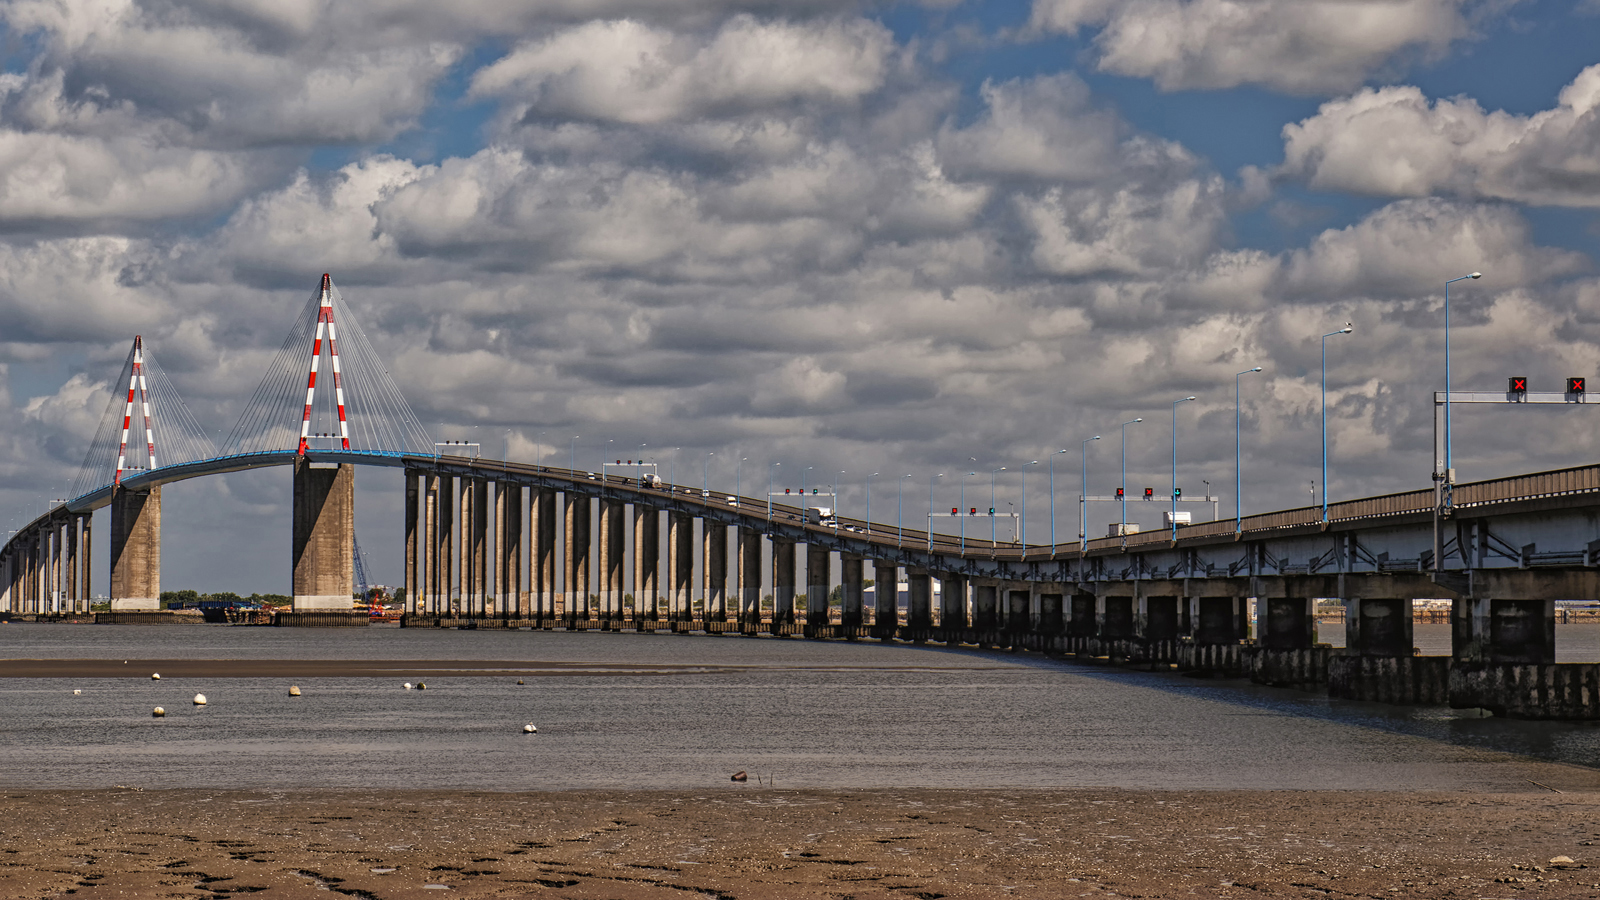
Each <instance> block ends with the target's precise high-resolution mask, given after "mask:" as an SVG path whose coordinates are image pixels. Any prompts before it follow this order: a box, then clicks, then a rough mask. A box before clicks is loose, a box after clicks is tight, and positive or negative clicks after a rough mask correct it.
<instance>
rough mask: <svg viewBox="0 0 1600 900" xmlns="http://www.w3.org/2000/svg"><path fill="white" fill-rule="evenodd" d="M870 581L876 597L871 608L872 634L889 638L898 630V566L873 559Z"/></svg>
mask: <svg viewBox="0 0 1600 900" xmlns="http://www.w3.org/2000/svg"><path fill="white" fill-rule="evenodd" d="M872 581H873V593H874V595H875V596H876V597H877V601H876V603H875V604H874V605H873V610H872V636H873V637H875V638H878V639H879V640H884V641H887V640H891V639H893V638H894V636H895V633H896V632H898V631H899V630H900V566H899V565H898V564H897V563H893V562H890V561H888V560H884V559H879V560H874V561H873V563H872Z"/></svg>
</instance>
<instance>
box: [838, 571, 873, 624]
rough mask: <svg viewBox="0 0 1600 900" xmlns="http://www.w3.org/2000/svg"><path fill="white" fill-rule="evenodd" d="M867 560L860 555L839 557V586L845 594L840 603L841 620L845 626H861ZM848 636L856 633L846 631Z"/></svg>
mask: <svg viewBox="0 0 1600 900" xmlns="http://www.w3.org/2000/svg"><path fill="white" fill-rule="evenodd" d="M865 570H866V561H865V560H863V559H862V558H861V557H859V556H843V555H841V556H840V557H839V588H840V593H842V594H843V595H844V597H843V599H842V602H841V603H840V610H839V622H840V624H841V625H843V626H844V627H845V628H860V627H861V598H862V595H863V594H864V592H865V588H864V586H863V585H864V584H865V581H866V573H865ZM846 636H847V637H855V635H853V634H850V633H849V632H846Z"/></svg>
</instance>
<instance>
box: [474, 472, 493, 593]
mask: <svg viewBox="0 0 1600 900" xmlns="http://www.w3.org/2000/svg"><path fill="white" fill-rule="evenodd" d="M492 611H493V610H492V607H491V606H490V603H489V480H488V479H486V478H474V479H472V614H473V615H474V616H486V615H489V614H490V613H491V612H492Z"/></svg>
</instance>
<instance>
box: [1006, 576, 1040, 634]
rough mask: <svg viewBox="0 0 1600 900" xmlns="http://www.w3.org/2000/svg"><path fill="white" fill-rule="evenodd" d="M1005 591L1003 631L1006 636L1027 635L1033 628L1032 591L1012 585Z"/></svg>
mask: <svg viewBox="0 0 1600 900" xmlns="http://www.w3.org/2000/svg"><path fill="white" fill-rule="evenodd" d="M1004 590H1005V597H1006V602H1005V609H1004V612H1005V629H1006V633H1007V634H1014V635H1016V634H1027V633H1028V632H1030V631H1032V630H1033V628H1034V618H1033V591H1032V590H1031V589H1027V588H1019V587H1017V586H1016V585H1015V584H1014V583H1013V584H1011V585H1009V586H1007V587H1006V588H1004Z"/></svg>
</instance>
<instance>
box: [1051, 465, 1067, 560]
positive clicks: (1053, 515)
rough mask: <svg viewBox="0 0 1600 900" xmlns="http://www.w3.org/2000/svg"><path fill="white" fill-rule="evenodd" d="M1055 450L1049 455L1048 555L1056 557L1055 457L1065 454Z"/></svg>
mask: <svg viewBox="0 0 1600 900" xmlns="http://www.w3.org/2000/svg"><path fill="white" fill-rule="evenodd" d="M1065 452H1067V451H1065V450H1057V451H1056V452H1054V453H1052V454H1050V555H1051V556H1055V555H1056V457H1058V456H1060V455H1061V454H1063V453H1065Z"/></svg>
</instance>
